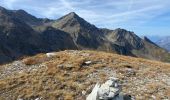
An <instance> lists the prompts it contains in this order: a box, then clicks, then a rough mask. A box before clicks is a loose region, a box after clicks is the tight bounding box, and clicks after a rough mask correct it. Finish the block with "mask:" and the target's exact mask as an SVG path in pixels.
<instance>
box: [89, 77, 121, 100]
mask: <svg viewBox="0 0 170 100" xmlns="http://www.w3.org/2000/svg"><path fill="white" fill-rule="evenodd" d="M117 80H118V79H117V78H114V77H111V78H110V79H109V80H107V81H106V82H105V83H104V84H102V85H101V86H100V84H96V85H95V87H94V89H93V90H92V92H91V93H90V94H89V96H88V97H87V99H86V100H99V99H103V100H112V99H113V100H123V95H120V92H121V87H120V86H119V84H118V81H117Z"/></svg>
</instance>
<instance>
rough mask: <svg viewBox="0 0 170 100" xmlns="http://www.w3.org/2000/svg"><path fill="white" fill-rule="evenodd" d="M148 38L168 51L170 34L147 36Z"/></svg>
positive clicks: (169, 49)
mask: <svg viewBox="0 0 170 100" xmlns="http://www.w3.org/2000/svg"><path fill="white" fill-rule="evenodd" d="M149 38H150V39H151V40H152V41H154V42H155V43H156V44H158V45H159V46H160V47H162V48H164V49H166V50H168V51H169V52H170V36H149Z"/></svg>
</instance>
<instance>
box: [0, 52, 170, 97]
mask: <svg viewBox="0 0 170 100" xmlns="http://www.w3.org/2000/svg"><path fill="white" fill-rule="evenodd" d="M169 77H170V64H169V63H162V62H158V61H151V60H146V59H142V58H135V57H130V56H121V55H118V54H113V53H106V52H96V51H84V50H82V51H77V50H66V51H61V52H50V53H45V54H38V55H36V56H32V57H27V58H25V59H23V60H18V61H15V62H13V63H10V64H5V65H1V66H0V100H86V99H87V100H98V99H91V98H99V99H105V100H109V99H113V100H115V98H116V100H122V98H123V100H169V99H170V78H169ZM91 94H92V95H91Z"/></svg>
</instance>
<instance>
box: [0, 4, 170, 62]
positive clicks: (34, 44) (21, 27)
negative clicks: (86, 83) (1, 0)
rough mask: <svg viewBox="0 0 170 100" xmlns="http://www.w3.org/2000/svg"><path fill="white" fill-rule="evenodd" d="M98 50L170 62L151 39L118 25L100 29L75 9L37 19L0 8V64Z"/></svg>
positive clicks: (167, 54)
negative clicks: (51, 53) (52, 16)
mask: <svg viewBox="0 0 170 100" xmlns="http://www.w3.org/2000/svg"><path fill="white" fill-rule="evenodd" d="M68 49H70V50H75V49H76V50H97V51H106V52H113V53H117V54H122V55H127V56H133V57H142V58H147V59H152V60H160V61H165V62H169V58H170V54H169V53H168V51H166V50H164V49H163V48H161V47H159V46H158V45H156V44H155V43H153V42H152V41H150V40H149V39H148V38H147V39H146V38H144V39H142V38H140V37H138V36H137V35H136V34H135V33H134V32H131V31H127V30H125V29H120V28H117V29H115V30H110V29H100V28H98V27H96V26H95V25H93V24H90V23H89V22H87V21H86V20H84V19H83V18H81V17H80V16H78V15H77V14H76V13H75V12H71V13H69V14H67V15H65V16H63V17H61V18H59V19H47V18H36V17H35V16H33V15H31V14H29V13H27V12H26V11H24V10H8V9H5V8H3V7H0V63H1V64H2V63H8V62H12V61H14V60H17V59H20V58H23V57H26V56H30V55H35V54H38V53H47V52H52V51H61V50H68Z"/></svg>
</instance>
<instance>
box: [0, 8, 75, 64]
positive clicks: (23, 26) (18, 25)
mask: <svg viewBox="0 0 170 100" xmlns="http://www.w3.org/2000/svg"><path fill="white" fill-rule="evenodd" d="M17 12H18V11H11V10H7V9H5V8H0V36H1V37H0V46H1V48H0V49H1V50H0V51H1V56H0V63H4V62H9V61H13V60H15V59H17V58H20V57H22V56H27V55H33V54H37V53H40V52H49V51H52V50H55V51H56V50H57V51H58V50H63V49H73V48H76V46H75V45H74V43H73V41H72V38H71V37H70V36H69V35H67V33H65V32H62V31H59V30H58V31H57V30H56V29H53V30H49V29H50V28H45V29H44V31H43V32H38V31H35V30H34V29H32V26H31V25H29V24H28V23H26V22H25V21H23V20H26V21H29V22H30V24H32V25H33V23H32V22H34V21H35V20H37V18H35V17H33V16H31V15H29V14H27V13H26V12H24V11H21V12H22V14H23V13H24V14H25V16H27V17H28V18H27V17H24V16H23V18H25V19H23V18H22V17H21V16H20V15H19V16H18V14H16V13H17ZM19 12H20V10H19ZM31 17H32V18H31ZM29 18H31V19H30V20H32V21H30V20H28V19H29ZM35 23H37V21H35ZM49 36H50V37H49ZM59 38H60V39H59ZM65 39H67V41H65ZM66 42H67V43H66ZM52 43H53V44H52Z"/></svg>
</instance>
